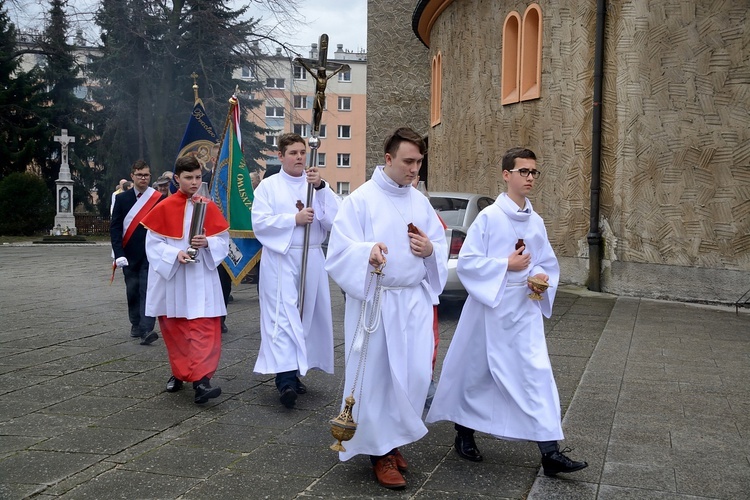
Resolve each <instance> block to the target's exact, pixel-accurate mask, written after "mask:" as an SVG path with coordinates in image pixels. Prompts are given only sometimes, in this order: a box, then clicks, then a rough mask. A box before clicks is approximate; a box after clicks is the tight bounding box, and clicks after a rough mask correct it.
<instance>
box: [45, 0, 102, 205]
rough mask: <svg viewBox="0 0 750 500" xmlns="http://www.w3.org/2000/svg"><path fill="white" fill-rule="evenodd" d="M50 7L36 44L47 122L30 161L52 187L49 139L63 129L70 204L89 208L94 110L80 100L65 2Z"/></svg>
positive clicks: (55, 147) (54, 169) (55, 149)
mask: <svg viewBox="0 0 750 500" xmlns="http://www.w3.org/2000/svg"><path fill="white" fill-rule="evenodd" d="M49 4H50V10H49V12H48V20H47V25H46V28H45V30H44V33H43V35H42V39H41V41H40V48H41V50H42V51H43V52H44V54H45V60H46V64H45V65H44V67H43V68H42V69H41V77H42V81H43V82H44V84H45V85H46V87H47V89H48V90H47V92H46V95H45V97H46V101H47V106H48V109H47V110H46V111H47V113H46V116H47V120H46V126H45V128H44V129H43V130H41V131H40V132H39V133H38V134H37V136H36V137H37V147H36V148H35V152H34V160H35V164H36V165H37V166H38V167H39V169H40V171H41V172H40V173H41V174H42V177H43V178H44V179H45V180H46V181H47V183H48V185H50V186H54V181H55V180H56V179H57V178H58V176H59V172H60V165H61V154H60V145H59V143H57V142H55V141H54V136H55V135H57V134H60V131H61V130H62V129H67V131H68V134H69V135H72V136H74V137H75V138H76V142H75V143H74V144H73V145H72V146H73V147H71V149H70V154H69V157H68V158H69V163H70V169H71V173H72V174H73V180H74V181H75V185H74V200H75V202H76V203H79V202H84V204H85V205H88V203H89V189H90V188H91V187H94V184H95V181H96V176H97V174H98V169H97V168H96V166H95V164H94V155H93V153H94V150H93V148H92V145H91V143H92V142H93V141H94V139H95V136H94V133H93V131H92V130H91V129H90V128H89V127H90V126H91V124H92V120H93V106H92V105H91V104H90V103H89V102H88V101H86V99H85V97H86V94H87V92H86V89H85V87H84V81H85V80H84V78H83V77H82V75H83V72H82V70H81V68H80V67H79V65H78V63H77V62H76V57H75V54H74V47H73V46H72V45H71V44H70V43H68V38H69V32H70V26H69V23H68V19H67V17H66V13H65V7H66V4H67V0H50V2H49ZM76 94H78V95H76Z"/></svg>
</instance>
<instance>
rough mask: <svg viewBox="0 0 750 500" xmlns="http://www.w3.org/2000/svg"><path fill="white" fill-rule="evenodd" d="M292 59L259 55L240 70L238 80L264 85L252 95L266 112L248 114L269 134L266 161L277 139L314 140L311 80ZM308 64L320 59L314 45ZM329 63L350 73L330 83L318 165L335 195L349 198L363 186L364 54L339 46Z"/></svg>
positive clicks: (278, 53)
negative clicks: (343, 66)
mask: <svg viewBox="0 0 750 500" xmlns="http://www.w3.org/2000/svg"><path fill="white" fill-rule="evenodd" d="M258 50H259V49H258ZM294 58H295V56H294V55H290V54H285V53H283V52H282V49H281V48H277V49H276V53H275V54H261V53H260V51H259V52H258V61H257V64H256V65H255V66H254V67H252V68H249V67H245V68H242V69H241V70H240V71H239V72H240V74H239V75H238V77H239V78H243V79H255V80H257V81H259V82H262V83H263V85H264V89H263V92H262V93H256V95H255V97H256V98H259V99H262V100H264V106H261V107H259V108H256V109H251V110H248V113H249V114H250V119H251V120H252V121H253V122H255V123H257V124H258V125H260V126H262V127H264V128H267V129H270V131H271V132H269V133H268V134H267V135H266V137H265V142H266V144H268V146H269V149H268V151H267V153H268V154H270V155H275V154H276V150H275V147H276V146H277V144H278V137H279V135H281V134H283V133H285V132H295V133H297V134H299V135H301V136H302V137H305V138H309V137H310V136H311V134H312V130H311V129H312V126H311V123H312V113H313V110H312V107H313V101H314V99H315V79H314V77H313V76H312V75H310V74H309V73H308V72H307V71H306V70H305V68H303V67H302V66H301V65H299V64H295V62H294ZM306 58H309V59H312V60H317V59H318V44H317V43H313V44H311V48H310V51H309V54H307V55H306ZM328 62H329V64H336V63H339V64H348V65H349V67H350V69H349V70H348V71H343V72H340V73H338V74H337V75H335V76H334V77H332V78H331V79H329V80H328V87H327V89H326V103H325V107H324V111H323V118H322V120H321V126H320V148H319V149H318V158H317V165H318V167H320V169H321V174H322V177H323V179H325V181H326V182H327V183H329V184H330V185H331V187H332V188H333V189H334V190H335V191H336V192H337V193H339V194H341V195H348V194H349V193H350V192H351V191H353V190H354V189H356V188H357V187H359V186H360V185H361V184H363V183H364V182H365V168H366V165H365V125H366V119H365V116H366V82H367V54H366V53H365V52H351V51H348V50H344V47H343V45H342V44H339V45H337V46H336V51H335V52H334V53H333V54H331V52H330V51H329V53H328ZM274 164H275V165H280V162H279V161H278V158H275V157H274V158H273V159H271V160H268V161H267V162H266V166H269V165H274Z"/></svg>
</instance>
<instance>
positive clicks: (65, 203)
mask: <svg viewBox="0 0 750 500" xmlns="http://www.w3.org/2000/svg"><path fill="white" fill-rule="evenodd" d="M54 139H55V141H56V142H59V143H60V144H61V145H62V162H61V163H60V176H59V177H58V179H57V180H56V181H55V185H56V186H57V189H56V191H57V196H56V204H55V206H56V208H57V215H56V216H55V227H54V228H53V229H52V234H57V235H59V234H60V233H62V234H70V235H75V234H76V219H75V216H74V215H73V207H74V205H73V178H72V177H71V176H70V166H69V165H68V144H70V143H71V142H76V138H75V137H72V136H69V135H68V130H67V129H62V133H61V134H60V135H56V136H55V137H54ZM57 231H60V233H57Z"/></svg>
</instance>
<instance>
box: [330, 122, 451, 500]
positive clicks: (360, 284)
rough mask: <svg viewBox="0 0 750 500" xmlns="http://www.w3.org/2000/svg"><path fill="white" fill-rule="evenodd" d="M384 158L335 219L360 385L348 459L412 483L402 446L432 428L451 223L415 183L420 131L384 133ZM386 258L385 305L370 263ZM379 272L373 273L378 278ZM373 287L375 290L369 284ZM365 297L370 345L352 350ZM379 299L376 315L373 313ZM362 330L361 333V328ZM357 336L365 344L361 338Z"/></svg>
mask: <svg viewBox="0 0 750 500" xmlns="http://www.w3.org/2000/svg"><path fill="white" fill-rule="evenodd" d="M384 150H385V166H384V167H376V169H375V171H374V172H373V174H372V178H371V179H370V180H369V181H367V182H366V183H365V184H363V185H362V186H361V187H359V188H358V189H357V190H355V191H354V192H353V193H352V194H351V195H349V197H347V198H346V199H345V200H344V201H343V203H342V205H341V210H339V215H338V216H337V217H336V220H335V221H334V223H333V230H332V231H331V238H330V243H329V246H328V256H327V261H326V269H327V270H328V273H329V274H330V275H331V277H332V278H333V279H334V280H335V281H336V283H338V284H339V286H341V288H342V289H343V290H344V291H345V292H346V313H345V325H344V329H345V341H346V342H345V344H346V353H347V357H348V359H347V360H346V380H345V384H344V385H345V387H344V390H345V392H344V397H346V396H348V395H349V391H350V390H351V388H352V385H353V384H354V379H355V376H356V373H357V368H358V366H360V359H361V357H362V353H366V356H365V357H364V359H362V365H363V373H361V374H360V377H359V380H360V381H361V382H360V383H358V384H357V386H356V388H355V392H354V395H355V399H356V400H357V401H356V404H355V406H354V412H353V413H354V415H353V416H354V420H355V421H356V422H357V423H358V427H357V431H356V433H355V435H354V437H353V438H352V439H351V440H350V441H347V442H346V443H345V447H346V451H345V452H341V453H340V455H339V456H340V458H341V460H349V459H350V458H352V457H354V456H355V455H359V454H364V455H369V456H370V461H371V463H372V465H373V468H374V471H375V476H376V478H377V480H378V482H379V483H380V484H381V485H383V486H385V487H387V488H403V487H404V486H406V481H405V480H404V477H403V475H402V474H401V472H403V471H404V470H406V469H407V467H408V466H407V462H406V460H405V459H404V456H403V455H402V454H401V453H400V452H399V449H398V448H399V447H400V446H403V445H406V444H409V443H413V442H414V441H417V440H418V439H420V438H421V437H422V436H424V435H425V434H426V433H427V428H426V427H425V425H424V423H423V422H422V409H423V408H424V404H425V399H426V398H427V391H428V389H429V387H430V379H431V377H432V353H433V350H434V347H435V346H434V339H433V334H432V318H433V312H432V297H433V295H439V294H440V293H441V292H442V290H443V287H444V286H445V281H446V278H447V276H448V269H447V248H446V243H445V231H444V229H443V225H442V224H441V223H440V219H439V218H438V216H437V214H436V213H435V211H434V210H433V208H432V206H431V205H430V202H429V200H428V199H427V198H426V197H425V196H424V195H423V194H422V193H420V192H419V191H417V190H416V189H415V188H414V187H412V185H411V183H412V180H413V179H414V178H415V177H416V176H417V175H418V173H419V168H420V166H421V164H422V158H423V156H424V153H425V144H424V142H423V141H422V138H421V137H420V136H419V135H418V134H417V133H415V132H414V131H413V130H411V129H408V128H400V129H398V130H396V131H395V132H394V133H393V134H392V135H391V136H390V137H388V139H387V140H386V141H385V147H384ZM383 263H385V264H386V265H385V267H384V269H383V273H384V276H383V278H382V287H381V290H380V292H381V295H380V301H379V307H380V311H377V308H378V305H377V303H378V301H377V300H376V299H375V298H374V296H375V293H376V290H375V286H374V283H372V285H371V286H370V287H369V289H368V283H369V282H370V276H371V271H373V269H375V268H377V267H380V266H381V265H382V264H383ZM373 281H374V280H373ZM368 290H369V291H368ZM363 301H366V302H367V308H366V311H365V318H364V322H365V323H367V325H366V326H367V327H368V329H374V331H372V333H370V334H369V335H368V339H367V340H365V342H367V344H366V346H367V348H366V349H365V348H364V346H362V347H361V348H359V347H357V348H355V349H352V346H353V344H354V343H353V339H354V337H355V333H356V331H357V325H358V323H359V321H358V320H359V317H360V314H361V311H362V304H363ZM373 308H374V309H375V314H376V316H374V318H375V319H374V320H371V317H372V316H371V315H372V311H373ZM360 335H361V332H360ZM357 344H358V343H357Z"/></svg>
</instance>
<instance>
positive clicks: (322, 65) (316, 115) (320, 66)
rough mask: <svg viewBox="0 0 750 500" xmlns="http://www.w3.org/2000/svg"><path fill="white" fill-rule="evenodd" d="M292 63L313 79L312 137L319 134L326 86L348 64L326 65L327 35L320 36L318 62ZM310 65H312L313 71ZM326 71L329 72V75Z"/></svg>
mask: <svg viewBox="0 0 750 500" xmlns="http://www.w3.org/2000/svg"><path fill="white" fill-rule="evenodd" d="M294 61H295V62H296V63H297V64H299V65H300V66H302V67H303V68H305V71H307V72H308V73H310V74H311V75H312V77H313V78H315V102H314V103H313V123H312V126H313V133H312V135H313V136H314V137H317V136H318V133H319V132H320V120H321V119H322V118H323V108H324V107H325V102H326V86H327V85H328V80H330V79H331V78H332V77H333V76H335V75H336V74H338V73H340V72H341V71H348V70H349V65H348V64H340V65H331V66H329V65H328V35H326V34H325V33H323V34H322V35H320V50H319V51H318V60H317V61H315V60H312V59H303V58H301V57H297V58H296V59H294ZM311 65H314V69H313V67H312V66H311ZM326 70H331V71H332V72H331V73H330V74H327V73H326Z"/></svg>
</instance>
